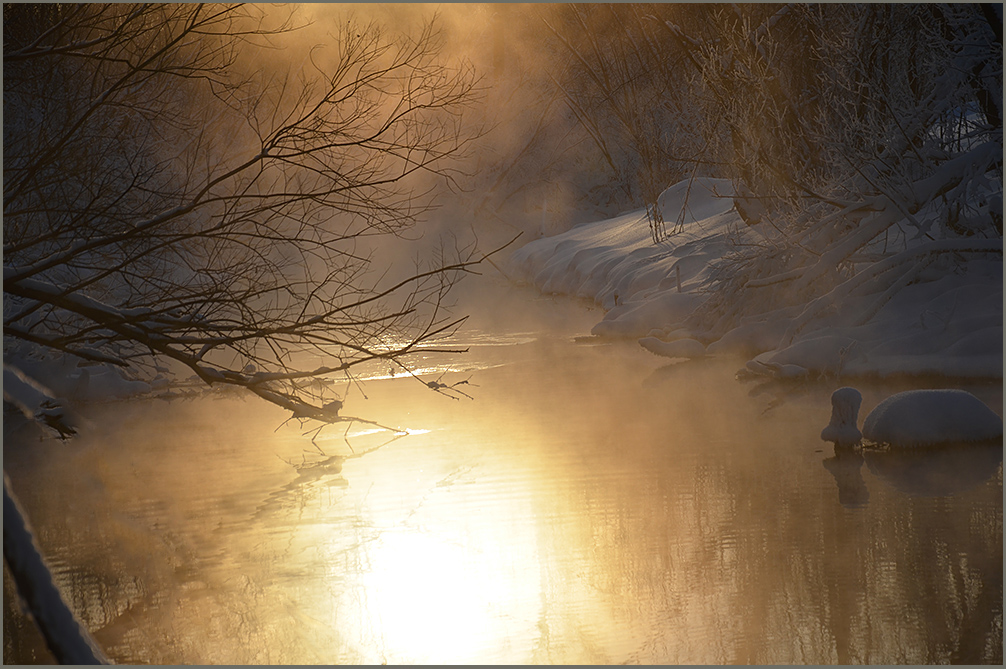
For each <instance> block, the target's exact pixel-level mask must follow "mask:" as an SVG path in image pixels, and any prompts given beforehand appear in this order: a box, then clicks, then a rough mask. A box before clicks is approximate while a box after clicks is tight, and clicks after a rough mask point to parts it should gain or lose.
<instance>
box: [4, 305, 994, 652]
mask: <svg viewBox="0 0 1006 669" xmlns="http://www.w3.org/2000/svg"><path fill="white" fill-rule="evenodd" d="M487 290H489V291H490V292H489V293H486V294H487V295H489V296H490V298H491V299H488V300H487V302H485V303H486V304H488V306H489V307H490V308H488V309H486V310H485V311H482V312H477V313H476V316H475V317H474V318H473V323H471V328H470V330H469V331H467V332H465V333H462V334H461V335H459V337H460V339H461V340H463V343H467V344H469V345H471V352H470V353H469V354H468V355H467V356H461V357H457V358H451V359H447V360H445V359H440V360H439V361H431V362H430V363H429V366H428V367H427V369H428V370H430V375H428V376H424V377H423V379H424V380H428V379H434V378H442V381H443V382H450V383H454V382H457V381H460V380H467V381H468V383H467V384H465V385H461V386H458V387H457V388H458V389H460V390H463V391H464V392H465V393H467V394H469V395H471V396H472V397H473V398H474V399H468V398H467V397H463V396H456V397H457V399H451V398H450V397H446V396H444V395H440V394H436V393H433V392H431V391H429V390H428V389H427V388H426V387H425V386H424V385H423V384H422V383H418V382H417V381H416V380H414V379H410V378H402V377H397V378H387V376H388V375H387V374H385V373H384V372H383V370H376V369H375V370H371V373H370V374H369V378H370V380H368V381H366V382H365V383H364V385H363V386H362V391H361V390H360V389H357V388H354V389H352V390H349V391H348V392H349V397H348V398H347V403H346V413H350V414H352V415H358V416H364V417H366V418H369V419H371V420H375V421H378V422H381V423H383V424H387V425H392V426H395V427H402V428H409V429H410V430H411V433H410V434H409V435H408V436H403V437H400V438H397V439H393V440H390V441H389V435H387V434H383V433H367V431H366V430H364V427H366V426H362V425H356V426H352V427H351V428H350V430H349V432H348V434H344V433H346V428H345V426H342V427H333V428H326V429H325V430H324V431H322V432H321V433H320V434H319V435H318V436H317V438H316V445H317V447H316V446H315V445H314V444H312V443H311V441H310V438H309V437H304V436H302V434H301V432H302V430H301V429H300V428H299V427H298V426H297V425H296V424H293V423H287V424H285V425H284V424H283V421H284V420H285V418H286V416H285V414H284V412H283V411H281V410H279V409H275V408H273V407H271V406H269V405H266V404H265V403H264V402H262V401H260V400H256V399H247V400H244V399H242V398H239V397H233V396H230V397H223V398H219V399H211V398H206V399H201V400H197V401H186V402H173V403H168V402H164V401H143V402H130V403H122V404H116V405H108V406H106V407H103V408H101V409H100V410H99V411H98V412H97V413H96V415H95V425H94V427H93V428H92V429H90V430H88V431H86V432H85V433H84V434H83V435H82V436H81V438H79V439H77V440H75V441H73V442H70V443H68V444H65V445H64V444H60V443H56V442H51V441H45V442H38V441H37V437H34V436H31V435H32V432H31V431H30V430H26V431H23V432H14V431H12V430H11V429H10V428H8V427H7V426H5V432H6V433H7V434H5V437H6V439H5V442H4V458H5V468H6V469H7V471H8V473H9V474H10V476H11V478H12V481H13V485H14V489H15V491H16V493H17V494H18V495H19V496H20V497H21V500H22V503H23V504H24V506H25V507H26V509H27V511H28V513H29V514H30V516H31V520H32V522H33V523H34V525H35V527H36V530H37V532H38V534H39V541H40V543H41V545H42V547H43V550H44V551H45V553H46V554H47V556H48V558H49V560H50V562H51V565H52V567H53V568H54V571H55V572H56V577H57V581H58V582H59V583H60V585H61V586H62V587H63V588H64V591H65V592H66V593H67V595H68V598H69V599H70V600H71V601H72V603H73V606H74V608H75V609H76V610H77V611H78V613H79V614H80V616H81V618H82V619H83V620H84V621H85V622H86V624H87V625H88V626H89V628H90V629H91V630H93V632H94V635H95V637H96V638H97V640H98V641H99V643H100V644H101V645H102V646H103V648H104V649H105V650H106V652H107V653H108V654H109V655H110V656H111V657H112V658H113V659H114V660H115V661H117V662H129V663H237V664H243V663H272V664H289V663H305V664H310V663H356V664H363V663H381V662H388V663H434V662H435V663H451V662H464V663H623V662H628V663H690V664H696V663H717V664H722V663H758V664H761V663H818V664H821V663H843V664H846V663H871V664H899V663H911V664H923V663H937V662H969V663H978V662H992V663H1001V662H1002V571H1003V570H1002V497H1003V496H1002V450H1001V447H993V448H983V449H982V448H979V449H965V450H961V451H958V452H955V453H952V454H947V453H930V454H926V455H924V456H917V457H914V458H901V459H898V458H896V457H886V456H884V455H883V454H876V455H872V456H870V457H868V458H866V459H865V460H864V459H863V458H857V457H852V458H839V459H836V458H834V457H833V453H832V451H831V447H830V446H829V445H825V444H823V443H822V442H820V441H819V439H818V434H819V433H820V430H821V428H822V427H823V426H824V425H825V424H826V423H827V422H828V418H829V415H830V404H829V402H828V397H829V395H830V392H831V391H832V390H833V389H834V388H833V387H832V386H829V385H827V384H820V385H814V384H808V385H805V386H789V387H778V388H772V387H767V388H761V389H758V388H755V387H753V386H752V385H750V384H743V383H740V382H738V381H737V380H735V378H734V372H735V371H736V370H737V369H739V368H740V367H741V366H742V363H743V361H740V360H738V361H730V360H725V361H724V360H709V361H693V362H688V363H682V364H669V361H667V360H666V359H660V358H656V357H654V356H651V355H650V354H648V353H647V352H645V351H643V350H642V349H640V348H639V347H638V346H636V345H635V344H634V343H631V342H630V343H626V344H624V345H623V344H601V343H597V342H589V343H577V342H576V341H575V339H574V338H575V337H576V336H577V335H581V334H583V333H585V332H586V331H588V330H589V326H590V323H592V322H595V321H596V320H598V319H599V318H600V313H599V312H596V311H595V312H593V313H587V312H586V310H585V309H584V308H583V306H582V305H579V304H575V303H570V302H564V301H561V300H559V301H553V300H549V299H547V298H535V297H534V296H533V295H532V294H531V293H525V292H521V291H516V292H510V290H511V289H504V288H503V287H501V286H490V287H488V288H487ZM518 303H519V304H522V305H524V307H523V308H522V310H521V311H519V312H517V311H515V310H514V309H513V307H514V305H515V304H518ZM538 317H543V318H544V319H545V320H544V321H541V320H539V318H538ZM444 372H446V373H444ZM441 373H444V376H443V377H440V374H441ZM382 377H383V378H382ZM904 387H905V386H887V387H867V386H860V389H861V390H863V392H864V409H868V408H869V407H871V406H873V405H874V404H876V403H877V402H878V401H879V400H880V399H882V398H883V397H884V396H886V395H887V394H889V393H890V392H894V391H896V390H900V389H903V388H904ZM971 390H972V391H973V392H976V393H977V394H979V395H980V396H981V397H982V398H983V399H985V400H986V401H987V402H988V403H989V404H990V405H991V406H993V408H996V409H997V411H1000V410H1001V406H1002V389H1001V387H991V388H989V387H985V388H971ZM340 392H346V389H345V388H342V390H341V391H340ZM363 393H365V394H366V398H367V399H364V396H363ZM368 450H369V451H370V452H368V453H366V455H360V454H361V453H364V452H366V451H368ZM10 590H11V588H10V583H9V578H8V577H7V575H6V572H5V581H4V600H5V616H4V661H5V663H11V662H19V663H20V662H32V661H47V658H48V656H47V655H46V654H45V652H44V651H43V650H42V649H41V647H40V641H39V640H38V638H37V635H34V632H33V630H32V628H31V626H30V623H28V622H27V621H26V620H25V619H24V617H23V616H21V615H20V614H19V613H18V612H17V610H16V604H15V602H14V600H13V598H12V596H11V592H10Z"/></svg>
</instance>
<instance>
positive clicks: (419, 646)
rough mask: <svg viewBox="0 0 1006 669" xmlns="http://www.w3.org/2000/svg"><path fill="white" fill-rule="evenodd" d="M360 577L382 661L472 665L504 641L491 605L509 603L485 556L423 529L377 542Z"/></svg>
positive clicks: (502, 583) (503, 585)
mask: <svg viewBox="0 0 1006 669" xmlns="http://www.w3.org/2000/svg"><path fill="white" fill-rule="evenodd" d="M373 560H374V562H373V563H372V565H371V570H370V573H369V574H367V576H366V577H365V580H364V583H365V585H364V587H365V589H366V592H367V601H368V605H369V606H368V608H369V610H370V613H371V616H372V618H371V624H372V625H373V626H374V627H375V628H378V629H379V630H380V631H379V632H378V635H379V638H381V640H382V641H383V645H384V648H385V652H386V653H387V655H388V660H389V661H391V660H392V658H394V659H395V660H396V661H407V662H426V661H441V662H443V661H451V660H454V661H464V660H468V661H476V660H477V659H478V658H479V654H480V650H484V649H487V648H492V647H493V645H495V644H496V643H498V641H499V639H502V638H506V634H505V630H503V629H500V628H501V626H502V625H503V621H502V620H501V615H500V611H499V609H498V608H497V603H502V602H512V601H513V600H512V599H511V597H512V595H513V593H511V592H510V591H509V584H508V583H507V581H506V580H505V579H503V578H500V574H499V569H500V567H501V565H499V564H496V563H495V562H494V560H493V559H492V556H489V555H472V554H471V551H470V549H469V548H467V547H465V546H463V545H460V544H455V543H450V542H448V541H446V540H445V539H443V538H441V537H437V536H435V535H432V534H428V533H424V532H415V531H408V532H396V533H394V534H388V535H386V536H385V537H383V538H382V539H381V541H380V542H379V545H378V548H377V550H376V551H375V553H374V555H373Z"/></svg>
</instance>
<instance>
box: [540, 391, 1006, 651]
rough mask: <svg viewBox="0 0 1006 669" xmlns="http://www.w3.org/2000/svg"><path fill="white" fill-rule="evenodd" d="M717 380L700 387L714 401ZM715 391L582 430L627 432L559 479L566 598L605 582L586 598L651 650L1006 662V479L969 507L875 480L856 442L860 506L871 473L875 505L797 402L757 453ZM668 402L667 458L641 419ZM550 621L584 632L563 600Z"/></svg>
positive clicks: (553, 542)
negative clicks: (843, 489)
mask: <svg viewBox="0 0 1006 669" xmlns="http://www.w3.org/2000/svg"><path fill="white" fill-rule="evenodd" d="M701 390H702V392H701V393H700V392H697V391H693V392H694V393H695V394H696V395H697V396H702V397H707V396H708V395H705V394H703V393H708V392H709V391H710V389H709V388H702V389H701ZM678 399H679V400H680V397H679V398H678ZM701 401H702V400H700V399H695V400H694V402H695V404H694V405H691V404H689V402H688V401H687V400H686V401H681V405H680V406H673V407H669V406H668V405H667V404H666V403H665V402H664V401H663V400H661V401H660V402H659V407H660V408H659V409H657V408H656V406H649V407H645V406H641V407H638V408H636V409H634V410H624V411H611V412H606V413H608V414H616V415H617V418H613V417H598V419H597V421H596V423H594V424H591V425H587V426H585V427H584V428H583V429H584V430H587V431H596V432H599V433H601V434H605V433H606V431H610V434H611V437H610V443H609V444H608V445H607V448H601V447H596V448H590V446H589V444H588V445H584V446H583V447H582V448H584V449H589V450H584V451H583V452H582V453H580V454H579V455H582V457H583V460H584V462H583V464H582V465H579V466H578V468H577V469H576V470H575V471H569V470H568V469H564V471H563V475H562V477H561V479H560V480H558V481H557V482H556V484H555V485H556V494H557V495H559V497H560V498H568V500H569V505H570V508H572V509H575V510H576V513H577V514H579V517H580V518H581V519H582V520H581V521H580V522H578V523H565V524H563V525H561V526H551V527H550V528H549V529H548V531H547V532H545V533H544V534H545V535H546V537H547V543H546V548H545V549H543V551H556V552H558V553H559V554H561V555H563V556H564V557H565V559H567V560H570V561H572V562H573V564H574V565H576V571H577V573H578V579H577V580H575V581H574V582H572V583H571V582H569V581H568V580H563V578H564V577H563V575H562V574H558V573H555V572H549V573H547V574H543V579H545V580H547V581H548V585H549V588H550V590H549V592H550V593H551V595H550V598H551V600H552V601H554V600H556V599H558V600H559V601H564V600H563V594H565V593H569V594H570V595H572V594H580V593H579V591H578V590H577V588H579V587H581V584H582V585H584V586H589V589H585V590H584V594H582V595H581V596H582V597H583V598H584V601H585V602H590V604H591V605H594V606H598V607H601V608H602V609H603V610H604V611H605V612H609V613H608V614H607V615H610V616H611V621H610V622H606V624H608V625H610V628H611V629H615V630H624V631H623V632H620V633H621V634H623V635H624V636H626V637H630V638H632V639H633V644H635V645H634V647H633V650H632V652H631V655H630V661H634V662H643V663H646V662H650V663H661V662H669V663H696V662H698V663H705V662H709V663H747V664H764V663H798V664H803V663H808V662H809V663H840V664H856V663H873V664H876V663H881V664H884V663H933V662H945V661H950V660H951V659H953V658H969V659H971V660H972V661H981V662H993V663H994V662H996V661H998V660H1000V659H1001V652H1002V651H1001V646H1000V645H998V644H997V641H996V638H997V637H996V635H997V633H998V632H997V627H996V624H997V623H996V621H997V620H998V619H999V618H998V617H997V616H999V615H1001V555H1002V553H1001V544H1002V534H1001V516H999V515H998V514H1000V513H1001V511H1000V510H1001V503H1000V499H1001V487H999V485H998V481H996V480H993V481H992V482H989V483H987V484H985V485H980V486H977V487H975V488H972V489H971V490H970V491H968V492H967V493H965V494H961V495H958V496H956V497H954V498H952V501H948V500H947V499H946V498H942V499H940V498H918V497H907V496H905V495H904V494H902V493H900V492H898V491H896V490H894V489H892V488H891V487H889V486H887V485H884V484H883V483H881V482H880V481H877V480H876V479H873V478H869V479H867V477H868V475H867V474H866V473H865V472H866V471H867V470H866V469H865V468H863V467H862V464H863V462H864V460H863V459H862V457H861V456H858V455H856V454H850V455H849V457H840V458H837V459H836V461H837V463H838V464H840V465H842V466H843V467H845V466H846V465H848V466H847V467H845V471H843V474H842V475H843V476H845V477H846V478H848V479H849V480H850V481H853V480H854V481H855V483H856V485H855V486H854V487H853V490H854V491H855V492H856V495H853V501H858V502H860V503H861V502H862V499H861V498H859V497H858V495H859V494H860V493H862V492H864V491H865V484H866V480H868V481H869V483H870V488H871V490H870V499H869V504H868V505H866V506H865V507H862V508H856V509H847V508H845V507H843V506H842V505H841V504H838V503H836V502H837V500H836V497H837V496H838V495H837V494H836V493H837V492H838V491H837V490H836V485H835V481H834V479H833V476H832V475H831V473H833V470H832V468H829V470H832V471H831V473H829V471H825V468H824V467H821V466H820V465H819V464H817V463H818V462H819V460H816V459H815V458H806V457H805V455H806V453H807V448H806V444H804V443H802V442H801V441H800V440H799V439H798V438H797V437H796V436H795V435H793V434H791V433H790V432H791V426H789V425H787V424H786V423H785V422H784V420H783V418H784V416H785V411H781V412H776V413H775V414H773V421H771V423H769V422H767V421H763V422H761V423H758V422H757V418H756V417H755V416H751V417H750V418H751V421H750V422H748V418H749V417H747V416H745V417H743V418H742V419H741V420H742V421H743V422H744V424H745V425H764V426H765V429H766V433H765V434H761V435H759V436H758V438H757V440H756V441H753V442H752V444H751V446H750V448H749V449H745V448H740V447H738V446H737V445H736V443H737V442H736V441H732V439H735V438H736V437H735V435H734V436H729V435H731V431H732V428H730V427H729V426H726V425H722V424H718V423H717V421H716V420H715V419H714V420H708V421H705V420H698V421H697V423H696V416H699V415H702V413H701V412H702V409H701V408H700V402H701ZM655 404H656V400H655ZM623 409H624V407H623ZM636 411H638V413H636ZM658 411H659V412H663V413H662V414H661V415H664V416H666V420H667V423H666V425H667V426H668V431H667V433H666V444H663V448H664V449H666V450H664V451H658V452H650V451H649V450H648V449H647V447H646V446H645V444H646V443H647V439H648V437H647V436H646V435H645V428H643V427H639V428H637V427H636V426H635V424H636V421H637V420H640V417H641V416H642V415H656V412H658ZM650 412H654V413H650ZM560 416H561V414H560ZM560 420H561V418H560ZM609 420H610V421H612V423H613V424H612V425H609V424H608V421H609ZM689 421H691V423H689ZM684 424H690V427H689V428H688V429H687V430H683V433H685V434H687V435H688V438H689V439H694V438H697V435H701V436H703V437H705V439H704V440H703V441H702V442H701V447H697V448H696V447H689V446H684V447H683V446H681V445H678V444H677V443H676V441H675V440H676V438H677V437H676V433H675V432H674V426H675V425H684ZM696 424H698V427H696ZM637 429H638V430H639V433H638V434H637ZM724 442H727V443H729V444H731V445H729V446H721V445H720V444H723V443H724ZM578 448H579V446H578ZM693 449H694V450H693ZM696 450H697V451H699V452H700V453H701V454H696ZM801 454H803V455H801ZM651 463H652V464H651ZM643 472H647V474H643ZM623 474H628V475H631V476H633V478H632V479H631V480H626V479H625V478H624V476H623ZM560 517H561V514H560ZM565 578H566V579H568V578H569V577H568V576H567V577H565ZM997 598H998V600H997ZM546 599H549V598H546ZM575 601H580V600H579V599H577V600H575ZM944 603H947V605H946V606H944ZM584 606H587V604H584ZM544 624H546V625H551V630H550V632H551V634H550V636H551V638H553V639H554V638H565V636H566V635H567V634H571V633H574V632H573V631H571V630H576V627H575V621H567V620H565V619H564V617H563V616H561V615H560V614H558V613H556V612H555V611H554V609H552V610H550V611H549V614H548V616H547V618H546V620H545V623H544ZM584 634H585V635H587V636H589V635H590V629H588V630H587V631H585V632H584Z"/></svg>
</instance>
